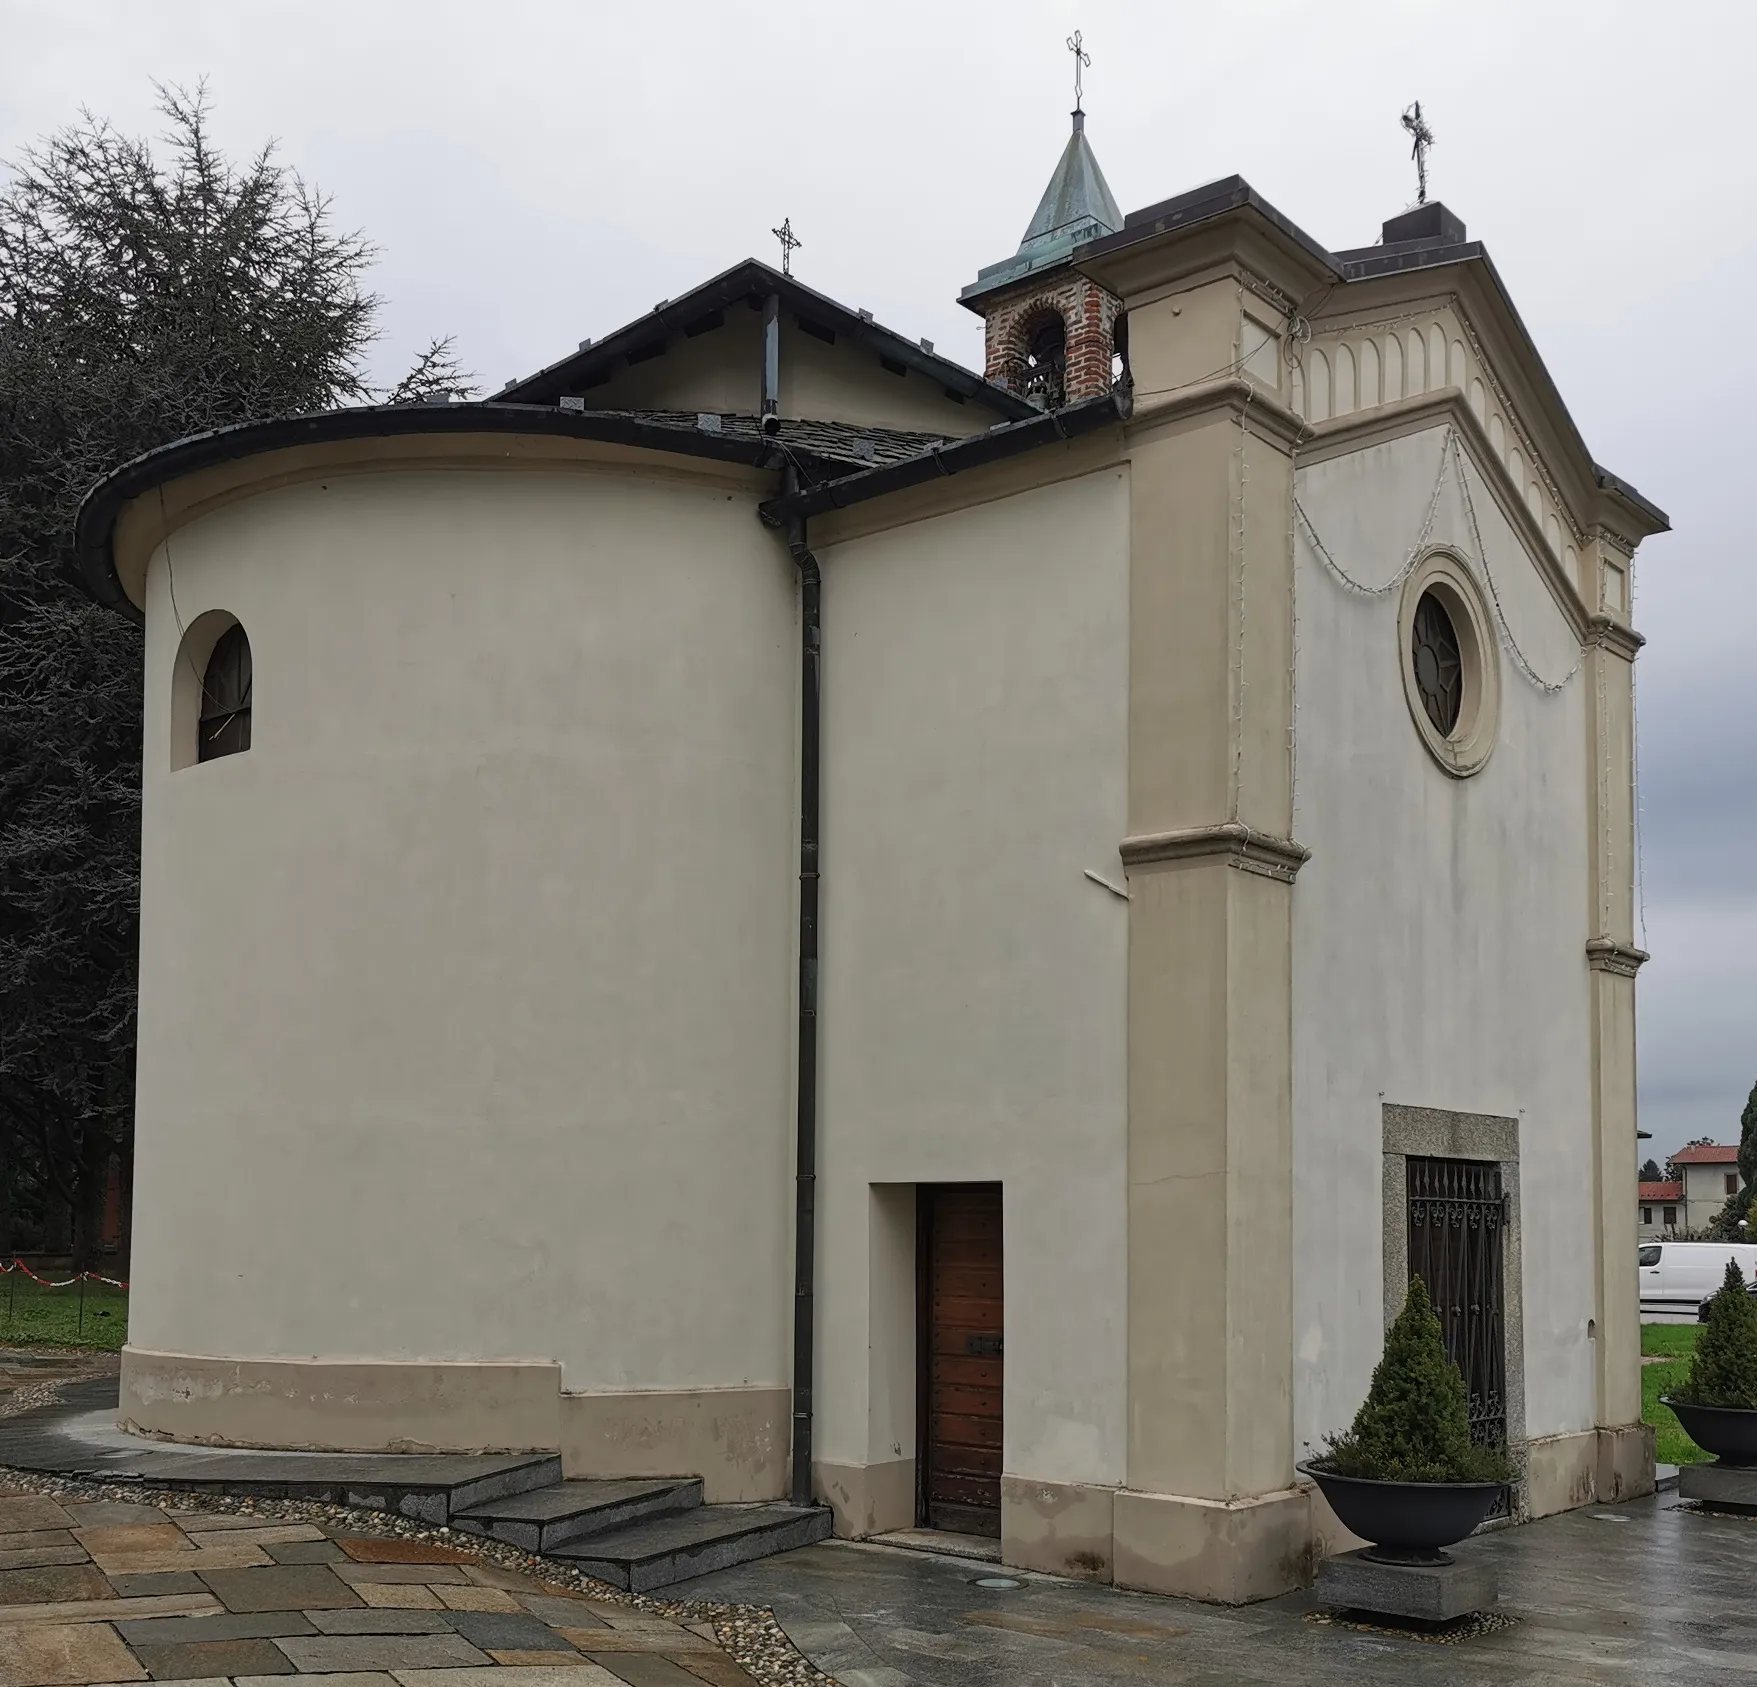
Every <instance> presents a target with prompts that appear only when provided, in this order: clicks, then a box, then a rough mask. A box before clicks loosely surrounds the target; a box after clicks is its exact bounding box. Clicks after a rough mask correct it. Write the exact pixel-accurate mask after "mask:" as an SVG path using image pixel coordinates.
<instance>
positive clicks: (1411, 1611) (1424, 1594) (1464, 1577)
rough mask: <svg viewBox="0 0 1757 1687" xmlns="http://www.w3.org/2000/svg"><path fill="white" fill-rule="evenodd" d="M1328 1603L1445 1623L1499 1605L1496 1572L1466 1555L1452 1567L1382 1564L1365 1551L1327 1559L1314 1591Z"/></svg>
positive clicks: (1353, 1609) (1452, 1562) (1455, 1561)
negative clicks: (1369, 1556) (1497, 1603)
mask: <svg viewBox="0 0 1757 1687" xmlns="http://www.w3.org/2000/svg"><path fill="white" fill-rule="evenodd" d="M1313 1591H1314V1592H1315V1593H1316V1594H1317V1596H1318V1598H1320V1599H1321V1600H1323V1601H1324V1603H1325V1604H1327V1605H1339V1606H1341V1607H1343V1608H1344V1609H1345V1610H1350V1611H1371V1612H1374V1613H1376V1614H1377V1615H1379V1616H1385V1617H1403V1618H1406V1619H1411V1620H1414V1621H1416V1622H1424V1623H1443V1622H1449V1621H1451V1619H1452V1618H1454V1617H1462V1616H1464V1615H1466V1614H1467V1613H1468V1612H1471V1611H1487V1610H1490V1609H1492V1608H1493V1607H1494V1605H1495V1603H1496V1601H1497V1600H1499V1598H1500V1597H1501V1595H1500V1589H1499V1588H1498V1587H1497V1586H1496V1584H1495V1574H1494V1571H1493V1570H1491V1569H1490V1568H1489V1566H1488V1565H1487V1564H1485V1563H1483V1562H1481V1561H1480V1560H1478V1559H1473V1558H1471V1557H1469V1556H1466V1557H1465V1558H1464V1559H1462V1560H1458V1559H1454V1560H1452V1561H1451V1562H1450V1563H1447V1564H1380V1563H1377V1562H1375V1561H1374V1560H1373V1559H1371V1558H1368V1557H1367V1556H1366V1548H1364V1547H1363V1548H1361V1549H1360V1550H1359V1551H1356V1552H1345V1553H1343V1554H1341V1556H1339V1557H1336V1558H1326V1559H1325V1560H1324V1562H1323V1563H1322V1564H1321V1565H1320V1566H1319V1568H1318V1580H1317V1585H1316V1587H1315V1588H1314V1589H1313Z"/></svg>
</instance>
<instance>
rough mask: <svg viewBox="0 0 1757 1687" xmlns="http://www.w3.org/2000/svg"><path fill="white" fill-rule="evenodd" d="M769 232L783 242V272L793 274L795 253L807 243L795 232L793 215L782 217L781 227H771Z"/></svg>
mask: <svg viewBox="0 0 1757 1687" xmlns="http://www.w3.org/2000/svg"><path fill="white" fill-rule="evenodd" d="M769 233H770V234H772V235H774V237H775V238H776V239H777V240H778V241H780V242H781V273H782V274H783V275H791V274H792V273H793V254H794V252H796V251H797V250H798V249H799V248H800V247H801V246H803V245H804V244H805V242H804V241H803V240H801V239H800V238H799V236H798V235H796V234H795V233H794V232H793V219H792V218H791V217H783V218H782V219H781V226H780V227H779V228H772V229H770V230H769Z"/></svg>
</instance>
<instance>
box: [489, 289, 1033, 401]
mask: <svg viewBox="0 0 1757 1687" xmlns="http://www.w3.org/2000/svg"><path fill="white" fill-rule="evenodd" d="M771 293H773V294H775V295H776V296H778V297H779V299H780V301H781V305H782V308H783V309H785V310H787V311H789V312H791V313H792V314H793V315H794V316H796V317H800V318H803V319H804V320H805V321H807V322H810V323H812V324H813V325H815V326H816V327H817V328H819V329H821V330H824V331H826V332H827V333H828V334H829V335H831V336H832V337H834V338H840V339H848V340H852V341H854V342H855V343H856V344H859V345H863V346H866V347H868V348H869V349H870V350H871V351H873V352H874V353H875V354H876V355H878V356H879V357H881V358H884V359H887V360H888V361H890V362H891V363H895V364H899V365H901V366H902V367H903V368H905V369H911V370H913V371H915V372H916V373H917V374H920V375H925V376H926V377H927V378H928V379H929V380H932V381H937V382H938V383H939V384H940V386H942V387H943V388H944V389H945V390H946V391H947V392H948V393H950V394H952V395H953V396H954V397H957V398H962V399H966V400H974V401H975V402H976V403H978V404H981V405H982V406H984V408H986V409H988V410H991V411H993V412H994V414H996V415H997V416H1001V417H1004V418H1005V419H1007V420H1008V421H1013V420H1018V419H1020V418H1023V417H1026V416H1034V415H1036V413H1037V412H1036V411H1035V410H1034V409H1033V408H1032V407H1031V406H1030V405H1029V404H1027V403H1026V402H1025V400H1024V399H1022V398H1019V397H1018V396H1016V395H1015V394H1013V393H1010V392H1008V391H1007V390H1006V388H1005V387H997V386H994V385H992V384H991V383H990V382H988V381H985V380H984V379H983V378H982V377H981V376H980V375H978V374H977V373H976V372H975V371H974V370H970V369H966V368H965V367H964V366H963V364H961V363H954V362H953V361H952V360H951V359H950V358H949V357H941V356H940V355H939V354H938V353H937V352H935V351H933V350H932V349H931V346H930V345H928V344H925V343H923V342H921V341H918V340H910V339H906V338H905V337H904V336H903V335H901V334H899V333H896V332H895V331H894V330H892V329H890V328H886V327H884V326H882V325H881V324H879V323H877V322H874V321H873V320H872V318H871V317H870V316H865V315H862V314H861V312H859V311H858V310H850V309H849V308H848V306H847V305H843V304H838V303H837V302H836V301H835V300H834V299H832V298H830V297H829V296H828V294H825V293H820V292H818V291H817V289H816V288H814V287H807V286H806V285H805V284H804V283H803V282H802V281H799V280H797V279H795V278H794V277H793V276H791V275H783V274H782V273H781V272H780V271H779V270H778V269H771V268H770V267H769V266H768V265H767V264H765V263H761V262H759V261H758V260H757V259H755V258H746V259H745V260H744V262H743V263H741V264H734V265H733V266H732V268H731V269H728V270H722V271H721V272H720V273H719V274H718V275H716V276H714V277H712V278H711V279H710V280H707V281H704V282H703V283H702V284H701V286H699V287H695V288H692V289H691V290H690V291H689V292H687V293H685V294H683V295H682V296H681V297H679V298H675V299H665V300H663V301H661V302H660V303H659V304H656V305H655V306H654V307H653V308H652V309H651V310H650V311H648V312H647V314H646V315H645V316H642V317H637V318H636V319H635V320H634V321H633V322H630V323H628V324H626V325H625V326H623V327H621V328H618V329H617V330H616V332H615V333H613V334H611V335H609V336H607V337H606V338H605V339H602V340H587V341H584V342H582V343H581V345H580V348H579V350H578V351H575V352H571V353H570V354H569V355H568V356H566V357H564V358H561V359H560V360H559V361H557V362H555V363H551V364H549V365H547V366H546V367H545V368H542V369H539V370H538V371H537V372H536V374H534V375H527V376H526V377H525V378H524V379H523V380H519V381H509V382H508V383H507V384H506V385H505V386H504V387H502V388H501V390H500V391H499V392H497V393H495V394H493V398H494V400H495V402H497V403H502V404H553V403H555V401H556V400H557V399H559V398H561V397H562V396H563V395H565V394H569V393H578V392H583V391H585V390H586V389H588V388H590V387H592V386H595V385H598V384H599V383H601V382H602V381H604V380H606V379H608V378H609V376H610V375H611V374H612V373H613V372H614V371H615V370H617V369H618V368H621V367H623V366H624V365H626V364H629V363H639V362H641V361H642V360H643V359H645V358H648V357H652V356H654V355H656V354H657V353H658V352H660V351H662V350H663V349H664V348H665V347H666V346H667V345H668V344H669V343H670V342H671V341H672V340H673V339H675V338H676V337H677V336H679V335H681V334H690V333H701V332H703V331H705V330H708V329H711V328H713V327H715V326H716V324H715V322H714V320H713V319H714V316H715V314H716V313H717V312H720V311H723V310H725V309H726V307H727V306H728V305H733V304H740V303H743V302H744V301H746V300H752V299H754V300H756V301H758V302H759V303H760V302H761V300H762V299H764V298H766V297H767V296H768V295H769V294H771Z"/></svg>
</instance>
